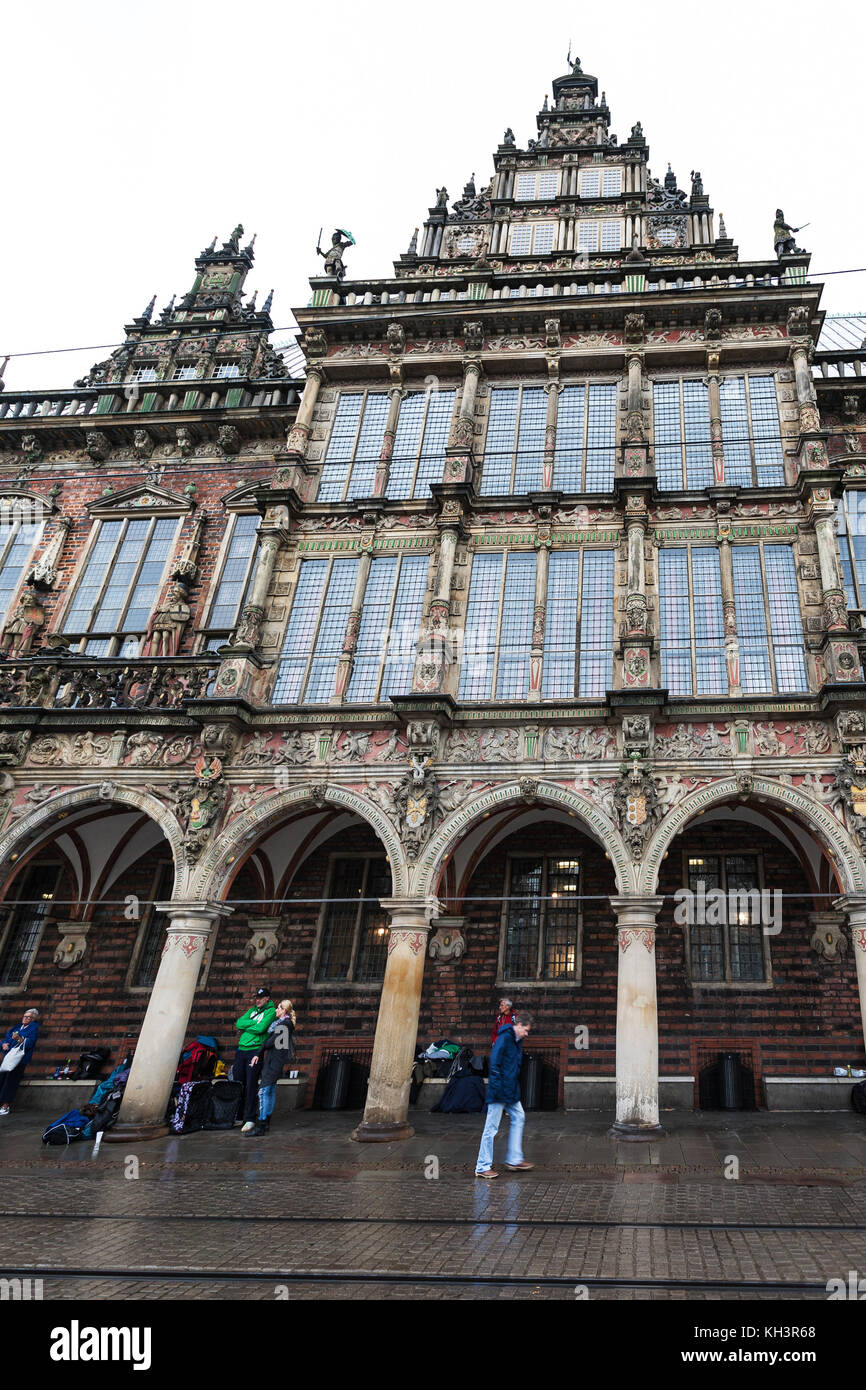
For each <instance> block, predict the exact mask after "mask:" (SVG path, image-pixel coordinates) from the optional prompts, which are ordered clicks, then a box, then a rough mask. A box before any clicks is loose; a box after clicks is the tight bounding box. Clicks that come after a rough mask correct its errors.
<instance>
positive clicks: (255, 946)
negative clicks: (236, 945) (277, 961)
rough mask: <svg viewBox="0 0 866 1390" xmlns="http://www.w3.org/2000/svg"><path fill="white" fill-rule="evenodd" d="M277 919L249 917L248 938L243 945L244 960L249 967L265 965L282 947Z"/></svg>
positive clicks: (278, 920)
mask: <svg viewBox="0 0 866 1390" xmlns="http://www.w3.org/2000/svg"><path fill="white" fill-rule="evenodd" d="M281 927H282V922H281V920H280V918H279V917H250V918H249V928H250V938H249V940H248V941H247V942H246V943H245V944H244V959H245V960H246V961H247V962H248V964H250V965H265V964H266V963H267V962H268V961H269V960H273V959H274V957H275V956H277V955H279V952H280V947H281V946H282V936H281Z"/></svg>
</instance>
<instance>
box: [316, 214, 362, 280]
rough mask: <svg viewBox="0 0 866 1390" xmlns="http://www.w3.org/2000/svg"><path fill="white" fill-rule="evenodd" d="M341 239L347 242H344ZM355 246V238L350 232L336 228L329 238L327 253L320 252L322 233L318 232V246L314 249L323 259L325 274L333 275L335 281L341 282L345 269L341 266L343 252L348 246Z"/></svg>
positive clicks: (342, 228)
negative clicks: (344, 238)
mask: <svg viewBox="0 0 866 1390" xmlns="http://www.w3.org/2000/svg"><path fill="white" fill-rule="evenodd" d="M343 237H346V238H347V240H346V241H344V240H343ZM354 245H355V238H354V237H353V236H352V233H351V232H347V231H346V229H345V228H344V227H338V228H337V230H336V231H335V232H334V235H333V236H332V237H331V244H330V246H329V247H328V249H327V251H323V250H322V233H321V230H320V231H319V244H318V245H317V247H316V254H317V255H319V256H324V258H325V274H326V275H333V277H334V279H335V280H343V279H345V276H346V267H345V265H344V264H343V252H344V251H346V250H348V248H349V247H350V246H354Z"/></svg>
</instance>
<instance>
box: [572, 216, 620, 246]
mask: <svg viewBox="0 0 866 1390" xmlns="http://www.w3.org/2000/svg"><path fill="white" fill-rule="evenodd" d="M622 231H623V224H622V222H621V221H620V219H619V218H609V217H606V218H603V219H602V220H601V221H597V220H596V219H595V218H588V217H582V218H581V219H580V221H579V222H578V224H577V249H578V251H619V250H621V249H622Z"/></svg>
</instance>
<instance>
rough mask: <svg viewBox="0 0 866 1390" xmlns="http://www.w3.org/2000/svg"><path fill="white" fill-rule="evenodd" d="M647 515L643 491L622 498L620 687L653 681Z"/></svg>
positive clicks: (640, 684) (645, 685) (647, 683)
mask: <svg viewBox="0 0 866 1390" xmlns="http://www.w3.org/2000/svg"><path fill="white" fill-rule="evenodd" d="M648 521H649V517H648V513H647V505H646V497H645V495H644V494H643V493H628V494H627V495H626V499H625V531H626V560H627V570H626V575H627V578H626V597H625V616H624V618H622V619H621V621H620V629H619V652H620V657H621V660H622V688H623V689H624V690H631V689H640V688H641V687H646V688H649V686H650V685H651V684H652V648H653V641H652V639H651V638H650V636H649V621H648V605H647V593H646V564H645V560H644V547H645V544H646V533H647V525H648Z"/></svg>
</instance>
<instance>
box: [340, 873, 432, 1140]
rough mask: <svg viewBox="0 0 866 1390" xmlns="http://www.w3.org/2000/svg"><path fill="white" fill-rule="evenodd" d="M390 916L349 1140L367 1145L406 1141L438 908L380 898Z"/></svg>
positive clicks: (410, 1131) (418, 901)
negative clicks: (369, 1053)
mask: <svg viewBox="0 0 866 1390" xmlns="http://www.w3.org/2000/svg"><path fill="white" fill-rule="evenodd" d="M382 906H383V907H384V908H385V910H386V911H387V912H389V913H390V914H391V934H390V937H389V939H388V963H387V965H386V966H385V979H384V981H383V982H382V995H381V999H380V1001H379V1017H378V1019H377V1022H376V1039H375V1042H374V1044H373V1060H372V1063H371V1065H370V1084H369V1088H368V1091H367V1104H366V1107H365V1109H364V1118H363V1120H362V1122H361V1124H360V1125H359V1126H358V1128H357V1129H356V1130H355V1131H354V1132H353V1134H352V1138H353V1139H357V1140H359V1141H361V1142H366V1143H389V1142H390V1141H391V1140H394V1139H409V1138H411V1136H412V1135H413V1133H414V1130H413V1129H412V1128H411V1126H410V1125H409V1123H408V1119H407V1116H408V1113H409V1083H410V1079H411V1072H412V1059H413V1057H414V1056H415V1043H416V1038H417V1034H418V1012H419V1009H420V1007H421V986H422V983H423V980H424V961H425V958H426V955H427V936H428V932H429V930H430V918H431V917H432V916H434V915H435V914H437V913H438V911H439V905H438V903H436V902H434V901H429V900H427V899H425V898H383V899H382Z"/></svg>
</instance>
